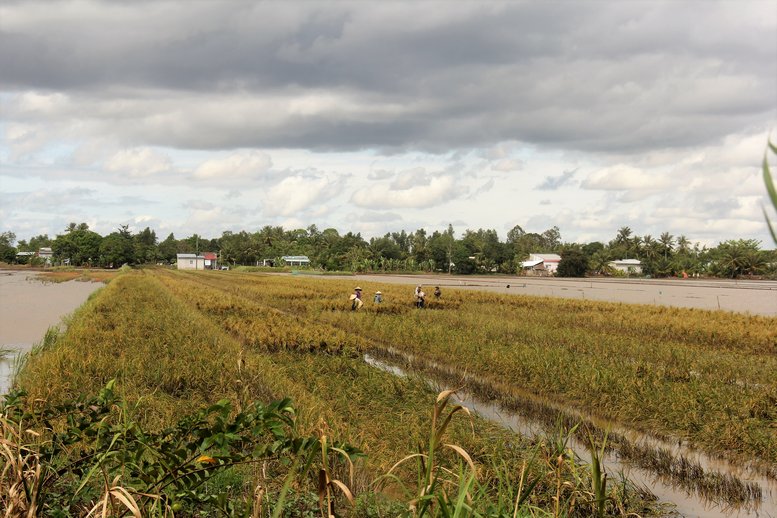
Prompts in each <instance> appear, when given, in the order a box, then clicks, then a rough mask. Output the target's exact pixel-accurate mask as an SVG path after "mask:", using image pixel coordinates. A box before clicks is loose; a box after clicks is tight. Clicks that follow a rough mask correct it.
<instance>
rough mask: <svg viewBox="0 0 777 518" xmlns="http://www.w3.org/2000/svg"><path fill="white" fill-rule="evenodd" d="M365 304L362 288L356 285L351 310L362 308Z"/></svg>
mask: <svg viewBox="0 0 777 518" xmlns="http://www.w3.org/2000/svg"><path fill="white" fill-rule="evenodd" d="M363 305H364V302H362V289H361V287H359V286H356V287H355V288H354V289H353V295H351V311H356V310H357V309H360V308H361V307H362V306H363Z"/></svg>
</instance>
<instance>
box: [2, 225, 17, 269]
mask: <svg viewBox="0 0 777 518" xmlns="http://www.w3.org/2000/svg"><path fill="white" fill-rule="evenodd" d="M14 243H16V234H14V233H13V232H10V231H6V232H3V233H2V234H0V261H3V262H5V263H12V262H14V261H15V260H16V247H14V246H13V245H14Z"/></svg>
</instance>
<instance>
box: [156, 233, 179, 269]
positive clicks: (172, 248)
mask: <svg viewBox="0 0 777 518" xmlns="http://www.w3.org/2000/svg"><path fill="white" fill-rule="evenodd" d="M158 253H159V258H160V259H161V260H162V261H164V262H166V263H168V264H172V263H173V262H175V256H176V254H177V253H178V240H177V239H175V235H174V234H173V233H172V232H170V235H169V236H167V237H166V238H165V240H164V241H162V242H161V243H159V247H158Z"/></svg>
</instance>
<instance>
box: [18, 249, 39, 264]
mask: <svg viewBox="0 0 777 518" xmlns="http://www.w3.org/2000/svg"><path fill="white" fill-rule="evenodd" d="M33 257H35V252H16V262H17V263H18V264H27V263H29V262H30V261H31V260H32V258H33Z"/></svg>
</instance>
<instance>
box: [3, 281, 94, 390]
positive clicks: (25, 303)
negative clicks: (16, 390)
mask: <svg viewBox="0 0 777 518" xmlns="http://www.w3.org/2000/svg"><path fill="white" fill-rule="evenodd" d="M34 276H35V272H20V271H6V270H0V351H2V350H10V353H7V354H5V355H4V356H3V358H0V394H5V393H6V392H7V390H8V388H9V384H10V376H11V374H12V370H13V362H14V357H15V356H16V355H17V354H19V353H23V352H27V351H29V350H30V349H31V348H32V346H33V345H34V344H35V343H38V342H40V341H41V340H42V339H43V337H44V335H45V334H46V330H47V329H48V328H49V327H51V326H57V325H59V324H60V323H61V321H62V318H63V317H65V316H67V315H68V314H70V313H72V312H73V311H74V310H75V309H76V308H78V307H79V306H80V305H81V304H83V303H84V301H86V299H87V298H88V297H89V295H90V294H91V293H92V292H94V291H95V290H97V289H99V288H100V287H102V286H103V284H102V283H98V282H80V281H69V282H61V283H50V282H45V283H44V282H41V281H38V280H33V277H34Z"/></svg>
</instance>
